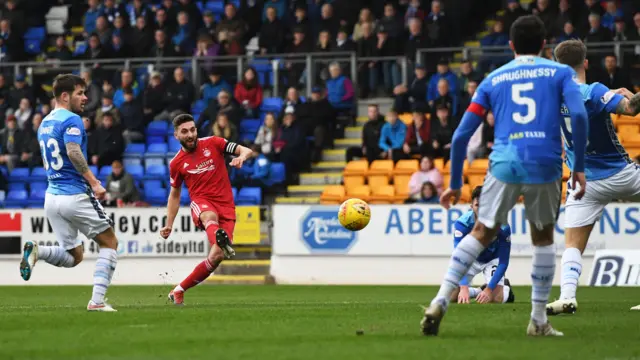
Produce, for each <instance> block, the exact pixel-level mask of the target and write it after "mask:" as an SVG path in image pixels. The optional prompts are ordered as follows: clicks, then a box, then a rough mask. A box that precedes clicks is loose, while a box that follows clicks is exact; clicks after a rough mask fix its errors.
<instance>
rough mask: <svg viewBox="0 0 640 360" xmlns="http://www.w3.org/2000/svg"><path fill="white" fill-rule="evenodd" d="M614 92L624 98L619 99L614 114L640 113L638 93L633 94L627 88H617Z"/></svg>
mask: <svg viewBox="0 0 640 360" xmlns="http://www.w3.org/2000/svg"><path fill="white" fill-rule="evenodd" d="M624 90H626V91H624ZM616 92H617V93H618V94H620V95H623V96H624V99H622V100H620V102H619V103H618V106H617V107H616V114H618V115H628V116H636V115H638V114H640V93H637V94H635V95H634V94H633V93H632V92H631V91H629V90H627V89H618V90H616Z"/></svg>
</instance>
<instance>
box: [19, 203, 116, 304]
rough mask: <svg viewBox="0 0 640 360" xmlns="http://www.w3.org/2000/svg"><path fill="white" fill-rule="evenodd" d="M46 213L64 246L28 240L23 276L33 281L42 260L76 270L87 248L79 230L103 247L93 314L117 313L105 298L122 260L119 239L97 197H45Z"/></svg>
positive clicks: (22, 269)
mask: <svg viewBox="0 0 640 360" xmlns="http://www.w3.org/2000/svg"><path fill="white" fill-rule="evenodd" d="M45 214H46V216H47V219H48V220H49V223H50V224H51V227H52V228H53V231H54V233H55V235H56V238H57V240H58V243H60V244H61V245H60V246H38V245H37V243H35V242H32V241H27V242H26V243H25V245H24V249H23V250H24V252H23V256H22V260H21V261H20V275H21V276H22V278H23V279H24V280H25V281H26V280H29V279H30V278H31V274H32V273H33V269H34V267H35V265H36V262H37V261H38V260H42V261H44V262H47V263H49V264H51V265H53V266H57V267H67V268H69V267H74V266H76V265H77V264H79V263H80V262H81V261H82V258H83V252H84V249H83V247H82V242H81V241H80V240H78V231H80V232H82V233H83V234H84V235H85V236H86V237H87V238H89V239H93V240H94V241H95V242H96V243H98V245H99V246H100V251H99V253H98V259H97V260H96V268H95V272H94V275H93V293H92V296H91V300H90V301H89V304H88V305H87V310H89V311H109V312H111V311H116V310H115V309H113V307H111V305H109V304H107V303H106V299H105V295H106V292H107V288H108V287H109V285H110V284H111V279H112V277H113V273H114V271H115V268H116V264H117V261H118V258H117V252H116V250H117V248H118V240H117V239H116V236H115V233H114V232H113V228H112V227H111V226H112V223H111V219H110V218H109V217H108V216H106V214H105V212H104V209H103V208H102V206H101V205H100V203H99V202H98V201H97V200H96V199H95V197H93V194H78V195H53V194H47V195H46V197H45Z"/></svg>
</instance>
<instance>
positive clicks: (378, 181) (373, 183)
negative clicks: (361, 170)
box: [369, 175, 389, 192]
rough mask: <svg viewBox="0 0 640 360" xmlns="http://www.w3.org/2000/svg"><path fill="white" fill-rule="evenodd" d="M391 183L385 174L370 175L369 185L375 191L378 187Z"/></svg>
mask: <svg viewBox="0 0 640 360" xmlns="http://www.w3.org/2000/svg"><path fill="white" fill-rule="evenodd" d="M387 185H389V177H387V176H384V175H373V176H369V187H370V188H371V191H372V192H374V191H375V189H376V188H378V187H381V186H387Z"/></svg>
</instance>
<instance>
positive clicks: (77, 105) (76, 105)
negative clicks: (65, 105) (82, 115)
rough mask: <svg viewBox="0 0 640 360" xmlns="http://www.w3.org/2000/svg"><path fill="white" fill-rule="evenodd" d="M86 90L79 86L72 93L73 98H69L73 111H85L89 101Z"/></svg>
mask: <svg viewBox="0 0 640 360" xmlns="http://www.w3.org/2000/svg"><path fill="white" fill-rule="evenodd" d="M84 91H85V88H84V87H81V86H77V87H76V89H75V90H74V91H73V94H71V99H70V100H69V103H70V107H71V111H73V112H75V113H79V112H83V111H84V105H85V104H86V103H87V95H86V94H85V93H84Z"/></svg>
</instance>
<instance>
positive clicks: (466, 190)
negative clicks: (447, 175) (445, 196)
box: [460, 185, 471, 204]
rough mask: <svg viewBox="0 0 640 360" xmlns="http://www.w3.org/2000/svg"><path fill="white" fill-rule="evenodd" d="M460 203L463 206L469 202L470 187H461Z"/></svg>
mask: <svg viewBox="0 0 640 360" xmlns="http://www.w3.org/2000/svg"><path fill="white" fill-rule="evenodd" d="M460 190H461V191H460V193H461V194H460V202H461V203H463V204H468V203H470V202H471V186H469V185H462V189H460Z"/></svg>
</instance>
